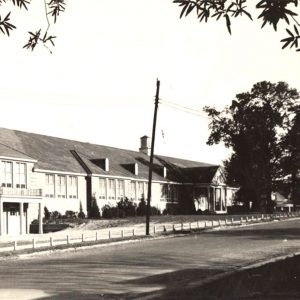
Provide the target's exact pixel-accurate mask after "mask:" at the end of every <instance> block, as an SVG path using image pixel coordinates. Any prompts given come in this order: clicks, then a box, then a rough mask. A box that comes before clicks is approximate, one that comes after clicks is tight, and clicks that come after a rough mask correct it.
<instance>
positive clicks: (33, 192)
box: [0, 187, 43, 197]
mask: <svg viewBox="0 0 300 300" xmlns="http://www.w3.org/2000/svg"><path fill="white" fill-rule="evenodd" d="M0 195H3V196H27V197H28V196H31V197H41V196H42V195H43V190H42V189H17V188H6V187H1V189H0Z"/></svg>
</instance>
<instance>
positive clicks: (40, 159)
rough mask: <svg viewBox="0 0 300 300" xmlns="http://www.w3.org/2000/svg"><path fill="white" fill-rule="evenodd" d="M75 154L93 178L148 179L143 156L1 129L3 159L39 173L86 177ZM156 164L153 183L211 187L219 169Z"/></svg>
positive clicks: (161, 159)
mask: <svg viewBox="0 0 300 300" xmlns="http://www.w3.org/2000/svg"><path fill="white" fill-rule="evenodd" d="M73 150H75V152H76V153H77V154H78V155H79V156H80V159H81V160H82V162H83V163H84V164H85V165H86V167H87V169H89V170H90V171H91V173H92V174H97V175H108V176H118V177H130V178H136V179H147V178H148V169H149V168H148V167H149V156H148V155H146V154H144V153H141V152H137V151H131V150H125V149H119V148H113V147H109V146H102V145H95V144H90V143H84V142H79V141H74V140H67V139H62V138H57V137H51V136H46V135H40V134H35V133H29V132H23V131H18V130H11V129H5V128H0V156H1V155H3V156H4V155H5V154H6V155H7V156H8V154H10V156H11V157H16V158H18V157H19V158H22V157H23V158H25V157H27V158H31V159H35V160H37V162H36V164H35V168H37V169H42V170H50V171H57V172H67V173H68V172H70V173H82V174H86V173H87V172H86V169H85V168H83V166H82V163H79V161H78V159H76V157H75V156H74V151H73ZM72 152H73V153H72ZM105 158H108V159H109V171H105V170H104V168H103V167H101V165H99V163H97V162H98V161H99V160H102V159H105ZM135 163H137V164H138V175H134V172H132V168H131V167H130V166H132V165H133V164H135ZM153 163H154V170H153V171H154V172H153V180H161V181H176V182H189V183H190V182H203V183H208V182H211V180H212V179H213V177H214V175H215V173H216V171H217V170H218V168H219V166H217V165H211V164H206V163H201V162H196V161H190V160H184V159H177V158H173V157H166V156H159V155H156V156H155V157H154V161H153ZM163 167H166V168H167V178H164V177H163V172H162V169H163Z"/></svg>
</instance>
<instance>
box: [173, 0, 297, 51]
mask: <svg viewBox="0 0 300 300" xmlns="http://www.w3.org/2000/svg"><path fill="white" fill-rule="evenodd" d="M173 3H177V4H179V6H180V7H181V14H180V18H181V17H183V16H187V15H189V14H190V13H191V12H193V11H194V12H196V16H197V18H198V19H199V21H200V22H203V21H204V22H207V21H208V20H209V19H216V20H221V19H224V20H225V22H226V26H227V30H228V32H229V33H230V34H231V21H232V18H237V17H242V16H243V15H244V16H247V17H248V18H249V19H251V20H252V15H251V14H250V12H249V10H248V8H247V6H246V4H247V3H252V4H253V3H254V0H173ZM297 6H298V0H260V1H256V9H257V10H258V11H259V12H260V14H259V16H258V19H261V20H262V27H264V26H265V25H266V24H269V25H271V26H273V28H274V30H275V31H277V25H278V23H279V21H282V20H284V21H285V22H286V23H287V24H288V25H289V27H288V28H286V32H287V33H288V36H287V37H286V38H284V39H282V40H281V42H282V43H283V46H282V48H286V47H287V46H290V47H291V48H293V47H294V48H295V49H296V51H300V46H299V43H298V40H299V39H300V35H299V31H300V30H299V29H300V24H299V22H298V21H297V20H296V18H295V17H296V16H297V15H298V14H297V13H296V12H295V8H296V7H297ZM291 21H292V22H291ZM290 22H291V23H290Z"/></svg>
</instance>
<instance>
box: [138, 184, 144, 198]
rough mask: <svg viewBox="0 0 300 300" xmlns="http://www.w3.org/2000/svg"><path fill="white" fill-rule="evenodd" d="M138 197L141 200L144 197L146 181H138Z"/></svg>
mask: <svg viewBox="0 0 300 300" xmlns="http://www.w3.org/2000/svg"><path fill="white" fill-rule="evenodd" d="M137 198H138V200H141V199H143V198H144V183H143V182H138V189H137Z"/></svg>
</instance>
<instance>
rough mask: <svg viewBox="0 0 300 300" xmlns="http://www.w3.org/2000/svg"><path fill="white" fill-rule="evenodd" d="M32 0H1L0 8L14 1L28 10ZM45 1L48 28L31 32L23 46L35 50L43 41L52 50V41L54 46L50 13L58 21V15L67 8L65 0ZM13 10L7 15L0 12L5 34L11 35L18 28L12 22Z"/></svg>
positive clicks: (1, 25) (0, 21)
mask: <svg viewBox="0 0 300 300" xmlns="http://www.w3.org/2000/svg"><path fill="white" fill-rule="evenodd" d="M30 1H31V0H0V8H1V7H2V6H3V5H4V4H7V3H12V4H13V5H14V6H16V7H19V8H20V9H25V10H28V5H30V3H31V2H30ZM44 3H45V11H44V12H43V13H44V14H45V18H46V19H47V24H48V26H47V28H46V30H42V29H41V28H40V29H38V30H36V31H35V32H29V39H28V42H27V43H26V44H25V45H24V47H23V48H26V49H30V50H33V49H34V48H35V47H36V46H37V44H39V43H41V44H42V45H44V46H45V47H46V48H47V49H48V50H49V51H50V52H51V50H50V48H49V47H48V44H49V43H50V44H51V45H52V46H54V41H53V40H54V39H55V38H56V37H55V36H53V35H49V34H48V30H49V28H50V20H49V18H48V15H51V17H52V19H53V22H54V23H56V20H57V18H58V16H59V15H60V14H61V13H62V12H63V11H64V10H65V5H66V3H65V0H49V1H48V2H47V1H46V0H44ZM10 16H11V12H9V13H8V14H7V15H6V16H2V15H1V14H0V31H1V32H2V33H3V34H6V35H8V36H9V35H10V32H11V31H12V30H14V29H16V26H15V25H14V24H12V23H11V22H10Z"/></svg>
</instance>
